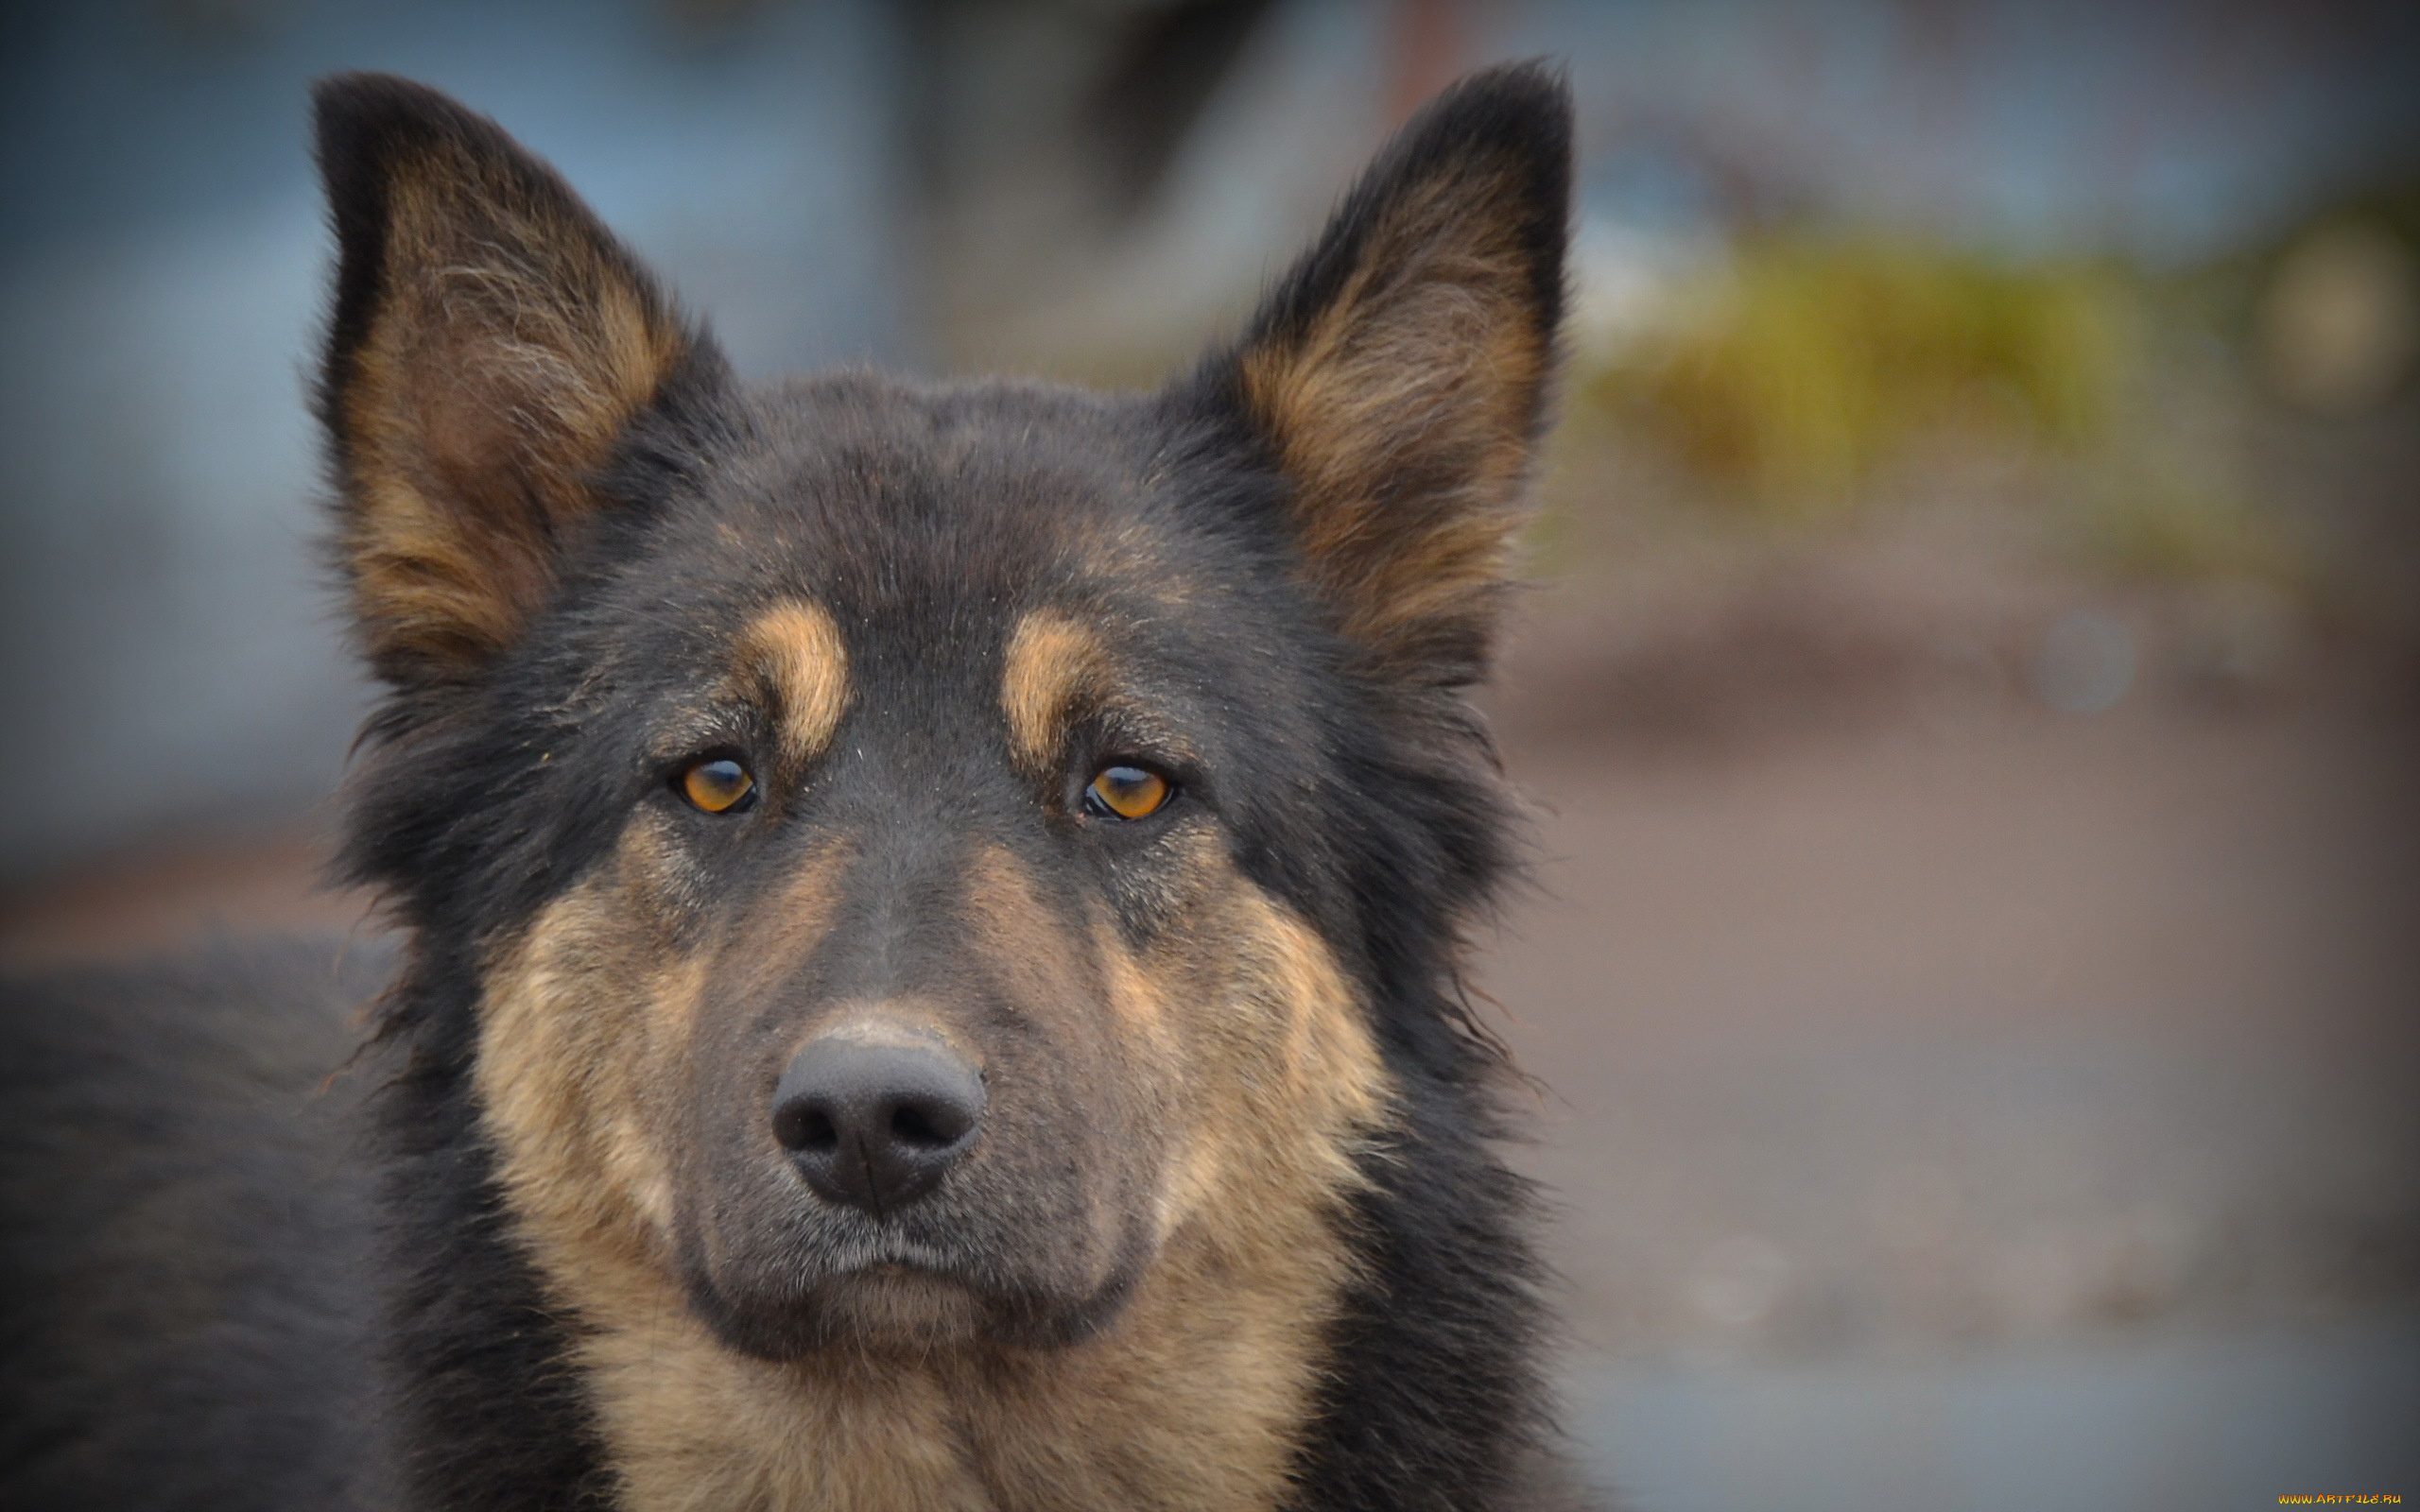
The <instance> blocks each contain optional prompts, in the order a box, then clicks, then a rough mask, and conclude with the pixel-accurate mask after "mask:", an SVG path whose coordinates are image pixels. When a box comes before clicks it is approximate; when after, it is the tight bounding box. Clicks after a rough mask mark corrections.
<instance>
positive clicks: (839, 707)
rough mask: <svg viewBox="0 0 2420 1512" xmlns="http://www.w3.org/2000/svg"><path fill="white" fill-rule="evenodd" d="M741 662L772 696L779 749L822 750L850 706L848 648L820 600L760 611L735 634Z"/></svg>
mask: <svg viewBox="0 0 2420 1512" xmlns="http://www.w3.org/2000/svg"><path fill="white" fill-rule="evenodd" d="M739 645H740V657H741V663H742V666H743V667H744V668H745V669H746V671H747V672H748V673H749V674H751V675H752V676H753V677H754V678H755V679H757V680H758V681H759V682H760V683H761V684H762V685H763V686H764V687H765V688H766V689H767V690H769V692H770V693H771V694H772V696H773V700H774V705H775V707H776V708H777V709H778V710H779V711H780V714H781V717H780V728H781V740H782V747H783V753H784V754H785V755H787V756H788V757H789V759H790V760H791V761H793V762H807V761H812V760H814V759H815V758H816V757H817V756H819V755H821V754H822V751H823V747H825V746H827V745H829V744H830V743H831V740H832V732H833V731H834V730H838V728H839V725H840V715H841V714H842V713H844V712H845V711H846V710H847V708H848V706H849V652H848V648H847V647H846V646H844V645H843V644H841V642H840V627H838V625H835V624H834V623H833V622H832V612H831V610H827V609H825V608H824V607H823V606H822V605H821V604H814V603H808V602H804V601H797V602H792V603H787V604H783V605H780V606H778V607H777V608H774V609H771V610H767V611H766V612H765V613H763V614H761V615H758V616H757V618H756V621H755V623H754V624H752V625H751V626H750V627H748V630H747V632H746V633H745V634H743V635H741V636H740V638H739Z"/></svg>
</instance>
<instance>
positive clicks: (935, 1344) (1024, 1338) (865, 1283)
mask: <svg viewBox="0 0 2420 1512" xmlns="http://www.w3.org/2000/svg"><path fill="white" fill-rule="evenodd" d="M1131 1291H1132V1283H1131V1281H1130V1280H1127V1279H1125V1278H1122V1277H1121V1278H1118V1279H1115V1280H1112V1281H1111V1282H1110V1284H1108V1285H1107V1286H1104V1287H1103V1288H1101V1289H1100V1290H1099V1291H1098V1292H1096V1293H1094V1294H1093V1295H1091V1296H1088V1297H1081V1298H1078V1299H1072V1300H1059V1299H1044V1298H1040V1297H1031V1296H1024V1297H1014V1296H1007V1295H1002V1294H998V1293H994V1292H989V1291H986V1290H983V1289H980V1288H978V1287H977V1286H976V1285H975V1284H973V1283H971V1282H969V1281H968V1280H963V1279H960V1278H958V1277H955V1276H952V1275H949V1274H947V1273H945V1272H942V1271H938V1270H931V1269H926V1268H924V1267H921V1266H916V1265H911V1264H904V1263H895V1262H890V1263H877V1264H872V1265H867V1266H864V1267H862V1268H860V1269H856V1270H851V1271H847V1272H844V1273H841V1274H838V1275H833V1276H827V1277H825V1278H823V1279H821V1280H819V1281H818V1282H816V1284H815V1285H813V1286H812V1287H810V1288H808V1289H806V1290H804V1291H802V1292H797V1293H792V1294H789V1295H787V1296H784V1297H733V1296H730V1295H728V1294H726V1293H724V1292H723V1291H721V1290H720V1289H718V1288H717V1287H715V1286H714V1285H713V1284H712V1283H711V1282H706V1281H702V1280H692V1282H691V1284H690V1288H689V1293H690V1303H691V1305H692V1306H693V1307H694V1308H695V1309H696V1310H697V1312H698V1314H699V1315H700V1316H701V1317H702V1318H704V1320H705V1321H706V1323H707V1324H708V1326H709V1327H711V1328H712V1329H713V1330H714V1332H715V1335H716V1337H717V1338H718V1339H719V1340H721V1342H722V1344H723V1345H724V1347H725V1348H727V1349H732V1350H734V1351H735V1352H737V1353H740V1354H745V1355H750V1356H752V1357H753V1358H756V1359H759V1360H773V1361H788V1360H798V1359H803V1358H804V1357H806V1356H809V1355H813V1354H816V1353H818V1352H820V1351H822V1350H826V1349H849V1350H852V1351H855V1352H859V1353H894V1352H895V1353H903V1354H910V1355H918V1356H930V1355H932V1354H935V1353H938V1352H942V1351H946V1350H951V1349H969V1348H973V1347H976V1346H978V1345H1013V1346H1021V1347H1025V1348H1041V1349H1049V1348H1056V1347H1061V1346H1064V1345H1069V1344H1073V1343H1075V1342H1077V1341H1078V1340H1080V1339H1083V1338H1087V1337H1090V1336H1091V1335H1092V1334H1094V1333H1097V1332H1099V1331H1100V1329H1101V1328H1102V1327H1104V1326H1105V1325H1106V1324H1107V1323H1108V1322H1109V1321H1110V1320H1111V1319H1112V1318H1113V1317H1115V1315H1116V1314H1117V1313H1118V1311H1119V1310H1120V1309H1121V1308H1122V1307H1123V1306H1124V1304H1125V1301H1126V1297H1127V1296H1128V1294H1129V1293H1130V1292H1131Z"/></svg>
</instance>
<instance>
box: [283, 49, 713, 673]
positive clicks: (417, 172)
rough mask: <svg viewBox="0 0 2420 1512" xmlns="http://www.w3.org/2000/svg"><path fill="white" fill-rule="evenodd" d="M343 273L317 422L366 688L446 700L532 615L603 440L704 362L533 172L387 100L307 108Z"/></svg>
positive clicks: (592, 220) (489, 127)
mask: <svg viewBox="0 0 2420 1512" xmlns="http://www.w3.org/2000/svg"><path fill="white" fill-rule="evenodd" d="M312 95H313V101H314V103H315V105H316V107H317V116H318V154H319V163H320V175H321V177H322V179H323V180H325V182H326V186H327V193H328V203H329V209H330V211H331V214H332V216H333V219H334V221H335V224H336V232H337V244H338V247H337V251H338V257H339V266H338V270H337V288H336V303H335V308H334V310H333V311H332V312H331V315H330V318H329V322H328V336H327V354H326V359H325V362H324V364H323V366H322V367H321V369H320V387H319V408H320V420H321V421H322V422H323V423H324V424H325V425H326V427H327V431H328V437H329V443H330V448H331V452H332V455H333V458H334V462H335V468H336V472H337V487H338V490H339V497H338V504H337V512H338V528H337V541H336V547H337V556H338V559H339V561H340V563H341V565H342V568H343V570H344V573H345V576H347V578H348V579H349V581H350V583H351V586H352V590H353V607H354V614H355V616H356V618H357V620H358V622H359V625H360V627H361V635H362V640H363V643H364V644H365V647H366V649H367V651H368V654H369V658H370V662H371V665H372V669H373V670H374V671H376V672H377V673H378V674H379V675H380V676H381V677H383V678H385V679H387V680H388V681H389V682H390V683H393V684H394V685H396V686H397V687H399V688H406V689H415V688H427V687H430V686H432V685H439V684H443V683H447V682H454V681H459V680H461V679H464V678H466V677H469V676H471V675H472V674H474V673H475V671H476V670H477V669H478V668H479V667H480V666H482V665H484V664H485V663H486V662H488V661H489V660H490V659H491V658H493V656H494V654H495V653H496V652H497V651H498V650H500V649H501V648H503V647H504V646H506V645H508V644H510V643H511V642H512V641H513V639H514V638H515V637H516V636H517V635H518V634H519V633H520V631H521V629H522V627H524V626H525V625H526V624H527V621H528V619H529V616H530V615H531V614H532V612H533V611H535V610H536V609H537V608H538V607H539V606H540V605H541V604H542V603H543V602H544V599H545V597H546V595H547V594H548V593H550V592H551V591H552V589H553V587H554V584H555V580H556V573H557V571H558V567H559V557H560V554H561V553H562V550H563V549H564V547H565V546H567V545H568V544H569V543H570V542H571V541H574V540H577V539H578V538H579V536H580V535H581V534H582V533H583V531H584V530H585V528H586V527H587V526H588V525H589V524H591V523H592V522H593V519H594V517H595V516H596V513H597V512H598V511H599V510H600V509H601V508H603V507H604V504H603V501H602V500H601V499H600V498H599V496H598V494H597V492H596V488H595V486H594V480H595V477H596V473H597V472H598V470H599V469H600V468H601V467H602V465H603V464H604V463H605V462H606V461H607V459H608V458H609V457H610V455H612V452H613V447H614V440H615V438H616V437H617V436H619V435H620V434H621V432H622V431H623V429H624V428H625V427H626V426H627V425H629V423H630V422H631V420H632V419H633V418H634V417H636V416H637V415H638V414H639V413H640V412H641V411H642V410H643V409H645V408H646V407H647V406H648V405H649V404H651V403H653V402H654V400H655V399H656V396H657V395H658V393H659V392H660V391H661V390H662V389H663V388H664V387H665V386H666V383H667V381H669V380H671V379H672V378H673V377H674V376H675V375H676V374H678V373H680V372H682V371H683V369H716V370H718V362H717V359H716V358H715V357H714V356H713V353H712V352H711V351H710V350H708V349H705V348H704V347H703V346H702V345H701V343H702V340H703V338H702V337H697V336H693V335H691V334H690V333H689V332H688V331H686V330H685V329H684V328H683V325H682V322H681V321H680V319H679V318H678V317H677V316H676V315H675V314H674V312H673V310H672V309H671V307H670V305H669V303H668V302H667V301H666V299H665V298H664V297H663V295H662V294H661V293H659V292H658V290H657V289H656V286H655V284H654V282H653V281H652V280H651V279H649V278H648V275H647V273H646V271H645V270H644V269H642V268H641V267H640V266H639V265H638V263H637V262H636V260H635V259H633V258H632V257H631V254H630V253H629V252H628V251H626V250H625V249H623V248H622V247H621V245H620V244H619V243H617V242H616V241H614V238H613V236H612V235H611V234H610V233H609V232H607V231H606V230H605V229H604V227H603V226H602V225H600V224H598V222H597V220H596V216H595V215H592V214H591V213H590V212H589V210H588V208H587V207H586V206H585V205H583V204H581V203H580V202H579V198H578V197H577V196H575V195H574V194H573V193H572V192H571V190H570V188H569V187H568V186H566V185H565V184H564V183H563V181H562V179H561V178H560V177H558V176H557V175H556V173H555V172H554V170H553V169H551V168H549V167H548V166H546V164H544V163H541V162H539V161H538V160H537V159H536V158H534V157H531V156H530V155H529V154H528V153H527V152H525V151H523V150H522V149H521V148H520V147H519V146H516V145H515V144H514V143H513V142H512V140H511V139H510V138H509V137H507V136H506V135H505V134H504V132H503V131H502V130H501V129H498V128H497V126H496V125H495V123H494V122H493V121H490V120H488V119H487V118H486V117H484V116H480V115H475V114H473V113H472V112H469V111H466V110H464V109H463V108H462V107H461V106H459V105H457V104H456V103H454V102H453V101H452V100H450V99H447V98H446V97H445V96H444V95H442V94H438V93H436V92H435V91H433V90H429V89H425V88H423V87H422V86H420V85H418V84H414V83H411V82H409V81H407V80H405V79H401V78H395V77H389V76H386V75H379V74H342V75H338V76H336V77H332V78H327V79H323V80H321V81H320V83H319V84H318V85H317V86H316V87H315V88H314V90H313V91H312Z"/></svg>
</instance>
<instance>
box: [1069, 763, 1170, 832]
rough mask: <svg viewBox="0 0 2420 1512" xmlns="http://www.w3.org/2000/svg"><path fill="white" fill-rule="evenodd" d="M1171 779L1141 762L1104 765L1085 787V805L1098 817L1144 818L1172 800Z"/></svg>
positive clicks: (1087, 809)
mask: <svg viewBox="0 0 2420 1512" xmlns="http://www.w3.org/2000/svg"><path fill="white" fill-rule="evenodd" d="M1168 792H1169V788H1168V783H1167V778H1165V777H1162V776H1160V775H1159V774H1158V773H1157V772H1147V771H1145V770H1144V769H1143V768H1141V767H1140V766H1104V767H1102V768H1101V769H1100V771H1099V772H1098V774H1097V775H1096V776H1095V777H1094V778H1093V780H1092V783H1091V785H1090V786H1088V787H1086V788H1085V789H1084V808H1085V811H1086V812H1088V813H1090V814H1091V815H1092V816H1094V817H1096V818H1103V819H1140V818H1144V817H1147V816H1150V815H1152V814H1155V813H1157V812H1158V811H1159V808H1160V805H1161V804H1163V803H1166V802H1167V800H1168Z"/></svg>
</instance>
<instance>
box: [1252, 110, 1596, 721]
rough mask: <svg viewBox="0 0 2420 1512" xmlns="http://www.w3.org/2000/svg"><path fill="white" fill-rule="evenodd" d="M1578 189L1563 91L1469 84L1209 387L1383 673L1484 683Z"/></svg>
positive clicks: (1377, 174) (1339, 218) (1544, 384)
mask: <svg viewBox="0 0 2420 1512" xmlns="http://www.w3.org/2000/svg"><path fill="white" fill-rule="evenodd" d="M1570 185H1571V102H1570V95H1569V92H1568V90H1567V89H1566V88H1565V87H1564V83H1563V81H1562V80H1561V78H1560V77H1557V76H1556V75H1555V74H1554V73H1552V72H1550V71H1549V70H1547V68H1545V67H1543V66H1540V65H1538V64H1534V63H1532V64H1520V65H1513V66H1508V67H1502V68H1495V69H1491V70H1489V71H1487V72H1485V73H1480V74H1476V75H1473V76H1471V77H1468V78H1465V79H1463V80H1462V81H1461V83H1459V84H1456V85H1455V86H1454V87H1453V88H1451V89H1449V90H1447V91H1446V92H1445V93H1444V94H1442V95H1440V96H1439V97H1438V98H1437V99H1436V100H1435V101H1433V102H1432V103H1430V104H1429V105H1428V107H1427V108H1426V110H1424V111H1422V112H1421V113H1420V114H1419V115H1418V116H1416V117H1415V118H1414V119H1413V120H1412V121H1411V122H1410V124H1409V125H1408V126H1406V127H1405V128H1404V129H1403V130H1402V132H1401V133H1399V134H1398V135H1397V136H1396V137H1395V139H1394V141H1393V142H1392V143H1391V144H1390V145H1389V146H1387V148H1386V149H1385V151H1384V152H1383V153H1382V154H1381V155H1380V156H1379V158H1378V160H1377V161H1376V163H1374V164H1373V165H1372V166H1371V168H1370V170H1369V172H1368V173H1367V174H1366V175H1365V176H1364V177H1363V178H1362V180H1361V182H1360V183H1359V185H1358V186H1357V187H1356V188H1355V189H1354V191H1353V192H1352V194H1351V195H1349V196H1348V197H1347V198H1345V200H1344V202H1343V204H1342V205H1341V206H1340V208H1339V209H1338V211H1337V212H1336V215H1335V216H1334V217H1333V219H1331V220H1330V222H1329V224H1328V227H1327V230H1326V232H1324V233H1322V236H1321V237H1320V240H1319V242H1318V244H1317V245H1316V246H1315V247H1313V249H1311V251H1310V253H1309V254H1308V255H1307V256H1305V258H1304V259H1303V260H1302V261H1301V262H1300V263H1299V264H1297V265H1296V266H1294V268H1293V270H1292V271H1291V272H1290V273H1289V274H1288V276H1287V278H1286V279H1285V280H1284V282H1283V283H1280V284H1279V285H1278V286H1277V288H1276V290H1275V291H1274V292H1273V293H1272V294H1271V296H1270V297H1269V299H1268V301H1267V302H1266V303H1265V304H1264V305H1263V306H1262V308H1261V310H1260V312H1259V314H1258V315H1257V316H1256V317H1255V318H1253V322H1252V324H1251V325H1250V326H1249V327H1248V328H1247V330H1246V333H1245V335H1244V338H1243V341H1242V343H1241V345H1240V346H1239V348H1238V349H1237V350H1236V352H1234V353H1233V354H1232V355H1231V356H1230V357H1228V358H1226V359H1224V361H1223V362H1222V363H1214V364H1213V365H1212V367H1211V369H1209V372H1208V374H1207V376H1209V377H1210V378H1211V379H1212V380H1213V382H1214V383H1217V382H1219V381H1221V380H1223V382H1224V383H1225V384H1227V385H1231V386H1232V387H1230V388H1229V389H1228V392H1229V393H1230V394H1231V395H1232V398H1233V401H1234V402H1235V403H1237V404H1240V405H1241V407H1242V408H1243V410H1244V411H1245V413H1246V415H1247V417H1248V419H1249V421H1250V422H1251V423H1252V424H1253V425H1254V426H1256V427H1257V428H1258V429H1259V431H1260V432H1261V434H1262V435H1263V436H1264V437H1265V438H1267V439H1268V441H1269V442H1271V445H1272V447H1273V449H1274V451H1275V453H1276V455H1277V458H1278V460H1279V463H1280V465H1281V466H1282V467H1283V469H1284V470H1285V472H1286V474H1287V476H1288V482H1289V483H1290V485H1291V493H1292V498H1291V509H1292V521H1291V524H1292V527H1293V533H1294V539H1295V541H1296V542H1297V543H1298V545H1299V546H1300V549H1301V551H1302V553H1303V555H1304V558H1305V561H1306V562H1307V564H1308V569H1309V571H1308V576H1309V577H1310V579H1311V581H1312V582H1313V583H1314V584H1316V585H1317V587H1318V588H1319V589H1320V590H1321V591H1322V593H1325V594H1326V595H1327V597H1328V599H1329V600H1330V602H1331V603H1332V604H1333V605H1334V606H1335V607H1336V608H1337V610H1338V612H1339V620H1340V625H1341V626H1342V627H1343V629H1344V631H1345V633H1346V635H1347V636H1349V637H1350V638H1351V639H1352V640H1354V641H1355V642H1356V643H1357V644H1359V646H1360V647H1361V648H1362V650H1363V651H1364V653H1365V654H1366V655H1368V656H1369V657H1370V658H1371V659H1372V662H1373V665H1374V667H1375V668H1377V669H1378V670H1381V671H1383V672H1387V673H1390V674H1392V675H1395V676H1399V677H1404V678H1409V679H1415V680H1417V681H1420V682H1424V683H1428V684H1432V685H1454V684H1459V683H1462V682H1467V681H1470V680H1472V679H1475V678H1477V677H1478V676H1479V675H1480V674H1481V673H1482V672H1483V671H1484V670H1485V662H1486V658H1487V651H1488V646H1489V643H1490V641H1491V639H1492V632H1493V629H1494V626H1495V618H1496V614H1497V601H1498V599H1499V598H1500V596H1501V589H1502V587H1503V584H1504V581H1505V572H1506V557H1507V548H1508V546H1509V544H1510V538H1511V536H1512V533H1513V530H1514V529H1515V528H1516V527H1517V526H1518V525H1519V524H1520V523H1521V521H1522V519H1523V506H1524V493H1525V485H1526V481H1527V474H1528V472H1529V464H1530V451H1531V448H1532V443H1533V442H1534V441H1535V440H1536V438H1537V437H1538V434H1539V432H1540V430H1541V429H1542V427H1543V424H1544V421H1545V416H1546V408H1547V390H1548V387H1549V383H1550V380H1551V378H1552V375H1553V369H1554V362H1555V353H1556V332H1557V328H1558V325H1559V323H1560V321H1561V318H1562V314H1563V304H1564V243H1565V241H1566V238H1567V223H1568V219H1569V214H1570V212H1569V201H1570Z"/></svg>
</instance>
